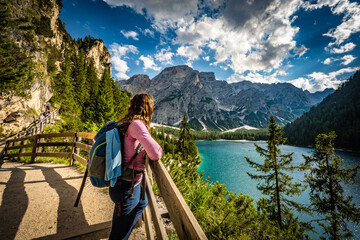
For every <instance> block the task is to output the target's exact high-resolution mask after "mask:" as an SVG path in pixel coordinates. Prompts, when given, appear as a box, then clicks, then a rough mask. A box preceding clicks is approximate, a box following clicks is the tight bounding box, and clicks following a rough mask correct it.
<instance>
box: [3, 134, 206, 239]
mask: <svg viewBox="0 0 360 240" xmlns="http://www.w3.org/2000/svg"><path fill="white" fill-rule="evenodd" d="M95 135H96V133H85V132H76V133H59V134H37V135H33V136H29V137H22V138H16V139H11V140H8V141H7V142H6V146H5V150H4V157H8V158H20V157H26V156H27V157H31V162H32V163H33V162H35V160H36V158H37V157H61V158H69V159H70V165H73V164H74V162H79V163H81V164H82V165H84V166H86V165H87V160H86V159H85V158H84V157H82V156H81V155H83V154H80V150H83V151H85V152H87V153H89V152H90V149H91V145H92V143H93V138H94V137H95ZM53 138H57V139H59V138H61V139H62V140H63V141H61V142H59V141H55V140H52V139H53ZM64 139H67V141H64ZM85 139H87V140H85ZM45 140H46V141H45ZM84 140H85V141H87V142H88V143H84V142H85V141H84ZM30 141H31V143H28V142H30ZM61 146H68V147H70V151H69V152H43V150H42V148H43V147H61ZM26 149H31V151H29V150H28V151H26ZM15 150H19V152H17V153H9V151H15ZM144 177H145V181H146V193H147V196H148V202H149V205H148V207H147V208H146V209H145V211H144V221H145V229H146V234H147V239H155V235H154V233H153V230H152V229H153V228H152V224H153V226H154V229H155V234H156V238H157V239H159V240H161V239H168V237H167V233H166V230H165V227H164V224H163V222H162V220H161V216H160V214H159V211H158V208H157V205H156V199H155V194H154V192H153V190H152V180H153V177H154V178H155V181H156V183H157V185H158V187H159V189H160V193H161V196H162V198H163V199H164V202H165V205H166V207H167V209H168V212H169V215H170V218H171V220H172V222H173V224H174V227H175V229H176V232H177V235H178V236H179V239H184V240H185V239H186V240H188V239H207V238H206V236H205V234H204V232H203V230H202V229H201V227H200V225H199V223H198V222H197V220H196V219H195V217H194V215H193V213H192V212H191V210H190V208H189V207H188V206H187V204H186V202H185V200H184V198H183V197H182V195H181V193H180V192H179V190H178V189H177V187H176V185H175V183H174V182H173V180H172V179H171V177H170V175H169V173H168V172H167V171H166V169H165V167H164V165H163V164H162V162H161V161H151V160H150V161H149V160H148V159H147V161H146V168H145V174H144Z"/></svg>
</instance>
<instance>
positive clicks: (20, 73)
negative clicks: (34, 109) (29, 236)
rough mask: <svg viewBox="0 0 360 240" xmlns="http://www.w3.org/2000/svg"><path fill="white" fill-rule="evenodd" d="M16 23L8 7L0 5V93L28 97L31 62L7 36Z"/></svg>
mask: <svg viewBox="0 0 360 240" xmlns="http://www.w3.org/2000/svg"><path fill="white" fill-rule="evenodd" d="M17 24H18V23H17V21H16V20H13V19H12V18H11V16H10V10H9V6H8V5H7V4H6V3H4V2H1V3H0V56H1V58H0V79H1V81H0V92H2V93H12V94H13V95H17V96H21V97H28V96H29V94H28V93H27V90H28V89H29V88H30V87H31V85H32V83H33V78H34V76H33V73H32V68H33V61H32V59H31V58H30V57H28V56H27V55H26V54H25V53H24V52H23V51H22V50H21V49H20V48H19V47H18V46H17V45H16V44H15V43H14V42H13V41H12V40H11V39H10V38H9V37H8V36H7V35H6V33H7V32H6V31H7V30H8V29H10V28H14V27H16V25H17Z"/></svg>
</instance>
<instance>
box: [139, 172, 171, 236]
mask: <svg viewBox="0 0 360 240" xmlns="http://www.w3.org/2000/svg"><path fill="white" fill-rule="evenodd" d="M144 177H145V181H146V194H147V197H148V202H149V205H150V210H151V216H152V219H153V223H154V227H155V231H156V237H157V239H159V240H166V239H168V236H167V234H166V229H165V226H164V224H163V222H162V221H161V217H160V213H159V210H158V207H157V206H156V198H155V194H154V192H153V190H152V185H151V183H150V179H149V176H148V174H147V172H145V173H144Z"/></svg>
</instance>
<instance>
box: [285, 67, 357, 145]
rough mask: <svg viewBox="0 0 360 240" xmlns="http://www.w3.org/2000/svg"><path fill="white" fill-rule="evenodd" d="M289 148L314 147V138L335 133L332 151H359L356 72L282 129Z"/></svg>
mask: <svg viewBox="0 0 360 240" xmlns="http://www.w3.org/2000/svg"><path fill="white" fill-rule="evenodd" d="M284 131H285V136H286V137H287V139H288V143H289V144H294V145H302V146H308V145H314V143H315V142H314V141H315V138H316V136H317V135H318V134H321V133H325V134H327V133H329V132H331V131H335V132H336V134H337V135H338V137H337V138H336V139H335V141H334V143H335V148H340V149H350V150H357V151H359V150H360V139H359V136H360V71H357V72H356V73H355V74H354V76H352V77H350V79H349V80H348V81H347V82H345V83H344V84H342V85H341V86H339V88H338V90H337V91H336V92H334V93H333V94H331V95H329V96H328V97H326V98H325V99H324V100H323V101H322V102H321V103H320V104H319V105H318V106H316V107H313V108H311V110H310V111H309V112H307V113H305V114H304V115H303V116H302V117H300V118H298V119H296V120H295V121H294V122H292V123H290V124H288V125H286V126H285V128H284Z"/></svg>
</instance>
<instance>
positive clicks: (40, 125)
mask: <svg viewBox="0 0 360 240" xmlns="http://www.w3.org/2000/svg"><path fill="white" fill-rule="evenodd" d="M57 116H58V109H56V108H55V109H53V110H51V112H50V113H49V115H47V116H46V117H44V119H41V120H37V121H35V122H34V123H32V124H30V126H28V127H27V128H26V129H24V130H21V131H20V132H18V133H17V134H16V135H15V138H20V137H26V136H30V135H35V134H40V133H41V132H42V131H43V130H44V128H45V127H46V126H47V125H48V124H51V123H53V122H54V120H55V119H56V118H57Z"/></svg>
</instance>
